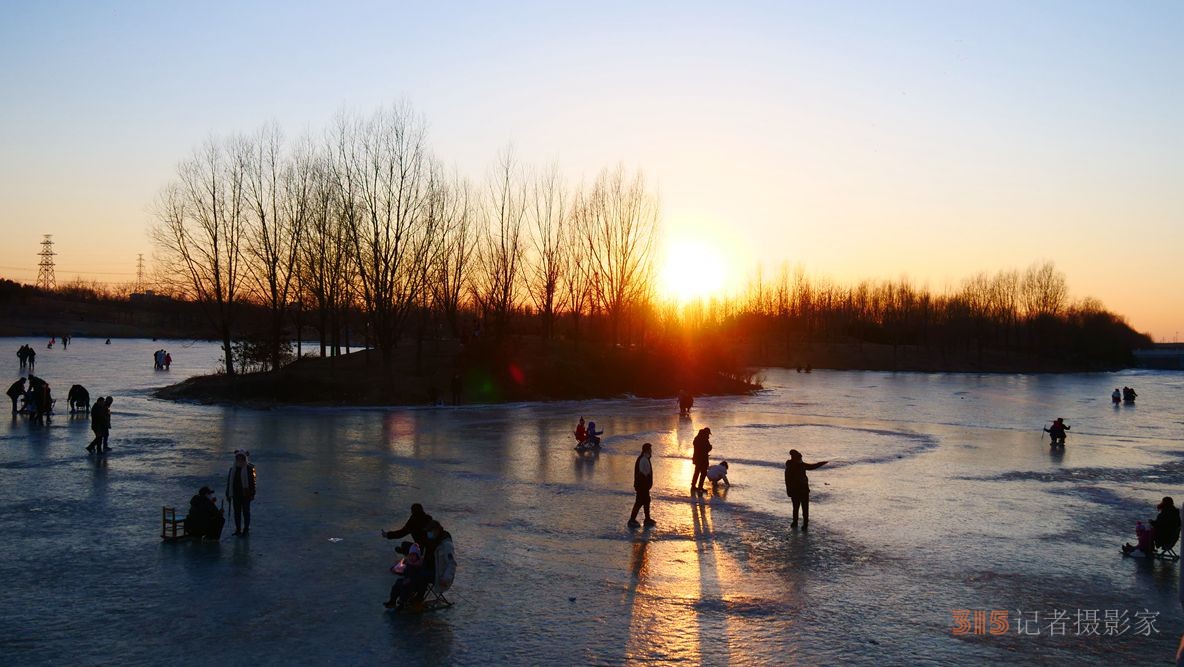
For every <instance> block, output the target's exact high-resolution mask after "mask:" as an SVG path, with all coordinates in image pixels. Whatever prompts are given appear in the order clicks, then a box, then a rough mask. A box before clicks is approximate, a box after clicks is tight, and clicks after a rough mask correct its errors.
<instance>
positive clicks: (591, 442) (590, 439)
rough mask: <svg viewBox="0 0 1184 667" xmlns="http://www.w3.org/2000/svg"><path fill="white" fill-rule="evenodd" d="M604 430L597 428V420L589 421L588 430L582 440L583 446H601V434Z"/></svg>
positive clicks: (581, 444)
mask: <svg viewBox="0 0 1184 667" xmlns="http://www.w3.org/2000/svg"><path fill="white" fill-rule="evenodd" d="M603 433H604V431H597V430H596V422H588V431H587V433H585V436H586V437H585V438H584V439H583V440H581V441H580V446H581V447H599V446H600V436H601V435H602V434H603Z"/></svg>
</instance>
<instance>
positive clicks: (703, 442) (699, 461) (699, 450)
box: [691, 428, 711, 494]
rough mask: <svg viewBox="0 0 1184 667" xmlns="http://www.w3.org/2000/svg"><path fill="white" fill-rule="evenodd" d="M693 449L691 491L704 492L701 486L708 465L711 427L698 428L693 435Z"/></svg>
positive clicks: (705, 476)
mask: <svg viewBox="0 0 1184 667" xmlns="http://www.w3.org/2000/svg"><path fill="white" fill-rule="evenodd" d="M694 447H695V451H694V453H692V454H691V463H693V464H695V473H694V474H693V475H691V493H692V494H694V493H706V491H707V489H705V488H703V484H704V482H706V481H707V468H709V467H710V461H711V459H710V456H709V453H710V452H711V429H709V428H704V429H699V434H698V435H696V436H695V442H694Z"/></svg>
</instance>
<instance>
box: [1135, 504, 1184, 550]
mask: <svg viewBox="0 0 1184 667" xmlns="http://www.w3.org/2000/svg"><path fill="white" fill-rule="evenodd" d="M1155 509H1157V510H1159V514H1158V515H1156V517H1155V518H1154V519H1152V520H1151V526H1149V527H1148V526H1146V525H1144V524H1143V522H1142V521H1136V522H1135V535H1136V536H1137V538H1138V540H1137V544H1133V545H1132V544H1130V543H1127V544H1124V545H1122V553H1124V554H1126V555H1128V556H1139V557H1151V558H1154V557H1155V555H1156V553H1155V551H1156V549H1165V550H1166V549H1171V548H1172V547H1174V546H1176V542H1177V541H1178V540H1179V539H1180V510H1179V509H1178V508H1177V507H1176V503H1175V501H1173V500H1172V497H1171V496H1164V498H1163V500H1162V501H1160V503H1159V504H1158V505H1156V506H1155Z"/></svg>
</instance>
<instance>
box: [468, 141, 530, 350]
mask: <svg viewBox="0 0 1184 667" xmlns="http://www.w3.org/2000/svg"><path fill="white" fill-rule="evenodd" d="M486 197H487V199H486V201H485V205H484V207H483V212H484V225H483V230H482V234H481V236H480V238H481V241H480V246H479V248H478V252H477V256H478V261H479V265H480V268H479V271H478V272H477V275H476V281H475V284H474V296H475V297H476V299H477V302H478V303H479V304H480V306H481V310H482V313H483V315H484V316H485V318H486V319H487V320H490V321H491V322H490V323H491V324H492V325H493V328H494V330H495V331H496V332H497V334H498V335H499V336H500V335H501V334H503V333H504V332H505V328H506V324H507V321H508V318H509V314H510V312H511V311H512V310H513V309H514V307H515V306H516V305H517V301H518V296H519V282H520V281H521V275H520V272H521V268H522V257H523V253H524V251H525V241H526V239H525V237H524V232H523V225H524V223H525V221H526V208H527V191H526V183H525V179H524V178H523V176H522V170H521V169H520V168H519V166H518V163H517V161H516V160H515V158H514V154H513V151H511V150H510V149H506V150H504V151H502V153H501V155H500V156H499V158H498V162H497V165H496V166H495V167H494V169H493V170H492V172H491V173H490V176H489V180H488V185H487V193H486Z"/></svg>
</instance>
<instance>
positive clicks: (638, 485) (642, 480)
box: [629, 442, 658, 528]
mask: <svg viewBox="0 0 1184 667" xmlns="http://www.w3.org/2000/svg"><path fill="white" fill-rule="evenodd" d="M652 455H653V445H651V444H650V443H648V442H647V443H645V444H644V445H642V446H641V454H640V455H638V457H637V460H636V461H634V463H633V490H634V491H635V492H637V499H636V500H634V501H633V513H632V514H630V515H629V527H630V528H640V527H641V524H639V523H637V510H639V509H642V508H643V507H644V508H645V525H646V526H647V527H649V526H655V525H657V524H658V522H657V521H654V520H653V519H651V518H650V489H652V488H654V467H653V465H652V464H651V463H650V457H651V456H652Z"/></svg>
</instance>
